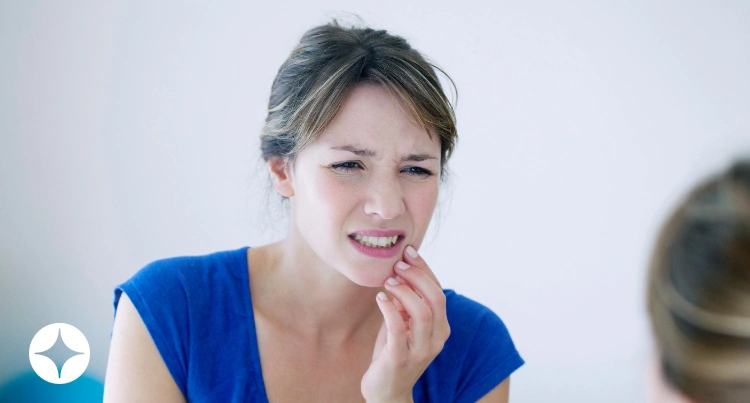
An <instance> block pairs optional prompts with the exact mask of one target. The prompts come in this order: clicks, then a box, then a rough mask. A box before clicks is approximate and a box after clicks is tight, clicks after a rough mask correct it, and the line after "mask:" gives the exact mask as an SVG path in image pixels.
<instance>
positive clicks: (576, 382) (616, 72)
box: [0, 0, 750, 403]
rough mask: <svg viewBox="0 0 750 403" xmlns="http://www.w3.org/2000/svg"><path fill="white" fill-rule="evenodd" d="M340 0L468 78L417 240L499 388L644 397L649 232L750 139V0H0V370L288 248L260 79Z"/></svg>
mask: <svg viewBox="0 0 750 403" xmlns="http://www.w3.org/2000/svg"><path fill="white" fill-rule="evenodd" d="M459 3H460V4H459ZM348 13H357V14H359V15H360V16H361V17H362V19H363V20H364V22H365V23H366V24H368V25H370V26H372V27H375V28H382V29H387V30H388V31H389V32H391V33H394V34H398V35H401V36H404V37H405V38H406V39H408V40H409V41H410V43H411V44H412V46H414V47H415V48H417V49H418V50H420V51H422V52H424V53H425V54H426V55H427V56H428V57H429V58H430V59H431V60H433V61H435V62H436V63H437V64H438V65H439V66H441V67H442V68H444V69H445V70H446V71H447V72H448V73H449V74H450V75H451V76H452V78H453V79H454V80H455V82H456V84H457V87H458V94H459V96H458V104H457V109H456V110H457V116H458V124H459V143H458V148H457V151H456V153H455V156H454V158H453V159H452V160H451V161H450V164H449V166H450V169H451V170H452V173H453V175H452V178H451V186H450V188H449V190H450V191H451V192H452V196H451V197H449V198H446V199H445V201H444V202H443V204H442V208H441V212H442V218H441V220H440V225H439V231H437V234H436V235H435V236H434V237H433V235H429V236H428V238H427V240H426V243H425V245H424V246H423V248H422V254H423V255H424V256H425V258H426V259H427V262H428V263H430V264H431V266H432V268H433V269H434V271H435V272H436V273H437V275H438V276H439V278H440V279H441V281H442V283H443V285H444V286H445V287H446V288H453V289H455V290H457V291H458V292H459V293H462V294H464V295H467V296H469V297H471V298H473V299H475V300H477V301H479V302H481V303H483V304H485V305H487V306H489V307H490V308H492V309H493V310H494V311H495V312H497V313H498V314H499V315H500V316H501V317H502V318H503V320H504V321H505V323H506V325H507V326H508V327H509V329H510V331H511V334H512V336H513V339H514V341H515V343H516V345H517V347H518V349H519V350H520V352H521V354H522V355H523V357H524V358H525V360H526V362H527V363H526V365H525V366H524V367H523V368H522V369H520V370H519V371H518V372H516V373H515V374H514V375H513V380H512V388H511V400H512V401H513V402H517V403H521V402H550V401H558V402H605V401H606V402H623V403H624V402H634V401H643V400H644V399H645V396H646V393H645V392H646V387H645V384H646V382H645V378H646V372H647V371H646V369H647V367H648V363H649V359H650V357H651V352H652V346H651V341H650V335H649V329H648V322H647V317H646V315H645V307H644V302H643V301H644V285H645V282H644V281H645V270H646V265H647V262H648V258H649V255H650V252H651V247H652V244H653V241H654V238H655V234H656V231H657V229H658V228H659V226H660V225H661V223H662V222H663V220H664V219H665V217H666V214H667V213H668V212H669V211H670V210H671V209H672V208H673V207H674V205H675V203H676V202H677V201H678V200H679V198H680V197H681V196H682V195H683V194H684V193H685V192H686V191H687V190H688V188H689V187H691V186H692V185H693V184H695V183H696V181H698V180H700V179H701V178H704V177H705V176H706V175H707V174H709V173H712V172H714V171H716V170H718V169H723V168H724V167H725V166H726V165H727V163H728V162H729V161H730V160H731V159H732V158H734V157H737V156H740V155H743V154H744V155H748V151H750V122H749V121H748V119H749V118H748V117H749V116H750V74H748V72H750V3H748V2H743V1H739V0H738V1H664V2H652V1H629V2H608V4H604V2H599V1H588V2H587V1H577V0H576V1H568V2H554V1H523V2H508V1H496V2H489V1H487V2H477V1H473V2H445V3H439V2H435V1H383V2H369V1H330V0H329V1H317V2H309V1H299V2H285V1H278V2H263V3H260V2H245V1H243V2H239V1H238V2H233V3H228V2H202V3H200V2H164V1H130V0H129V1H108V2H100V1H90V2H81V1H47V2H36V1H10V0H3V1H2V2H0V135H1V136H2V137H0V173H1V174H2V176H1V177H0V203H1V204H0V384H2V383H3V382H4V381H5V380H7V379H9V378H10V377H12V376H14V375H16V374H17V373H20V372H23V371H28V370H29V369H30V365H29V362H28V346H29V342H30V340H31V338H32V337H33V335H34V334H35V333H36V331H37V330H39V329H40V328H42V327H43V326H45V325H47V324H49V323H54V322H65V323H69V324H72V325H74V326H76V327H77V328H79V329H80V330H82V331H83V332H84V333H85V334H86V335H87V337H88V340H89V343H90V345H91V364H90V366H89V370H88V373H89V374H91V375H92V376H94V377H98V378H99V379H102V380H103V378H104V371H105V368H106V359H107V354H108V348H109V337H110V331H111V326H112V320H113V307H112V300H113V288H114V286H115V285H117V284H119V283H121V282H122V281H124V280H126V279H127V278H129V277H130V276H131V275H133V274H134V273H135V272H136V271H137V270H138V269H140V268H141V267H143V266H144V265H145V264H147V263H148V262H150V261H153V260H156V259H160V258H165V257H170V256H178V255H198V254H204V253H210V252H213V251H218V250H227V249H234V248H238V247H240V246H243V245H261V244H264V243H267V242H269V241H271V240H274V239H278V237H279V236H280V234H281V231H283V230H284V228H279V230H277V231H276V232H274V231H271V230H265V229H263V227H261V226H259V225H257V224H256V222H257V221H258V217H259V216H262V214H263V213H262V211H263V210H262V206H263V201H262V200H263V199H262V197H260V195H261V194H262V190H261V189H262V184H263V182H260V181H259V180H258V171H257V166H258V165H257V163H256V161H257V158H258V152H257V149H258V144H259V143H258V135H259V131H260V128H261V126H262V123H263V120H264V118H265V109H266V104H267V100H268V95H269V90H270V86H271V82H272V80H273V77H274V76H275V73H276V71H277V69H278V67H279V66H280V65H281V63H282V62H283V61H284V59H285V58H286V57H287V56H288V54H289V52H290V51H291V49H292V48H293V46H294V45H295V43H296V42H297V41H298V40H299V38H300V36H301V35H302V33H303V32H304V31H305V30H307V29H309V28H311V27H313V26H315V25H319V24H322V23H325V22H327V21H329V20H330V19H331V18H333V17H347V15H348ZM349 20H352V19H351V18H349ZM445 195H448V193H447V192H446V193H445ZM272 200H273V199H272ZM272 203H273V201H272ZM432 229H437V226H435V225H433V227H432ZM432 234H434V232H432ZM433 238H434V240H432V241H430V240H431V239H433Z"/></svg>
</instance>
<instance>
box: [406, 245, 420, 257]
mask: <svg viewBox="0 0 750 403" xmlns="http://www.w3.org/2000/svg"><path fill="white" fill-rule="evenodd" d="M406 253H408V254H409V256H411V257H413V258H415V259H416V257H417V256H419V255H418V254H417V251H416V250H414V248H412V247H411V245H409V246H407V247H406Z"/></svg>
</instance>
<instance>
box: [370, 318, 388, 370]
mask: <svg viewBox="0 0 750 403" xmlns="http://www.w3.org/2000/svg"><path fill="white" fill-rule="evenodd" d="M387 332H388V328H387V327H386V326H385V321H383V324H382V325H381V326H380V330H379V331H378V337H377V339H375V348H373V349H372V360H373V361H375V359H376V358H378V357H380V353H381V352H382V351H383V347H385V342H386V335H387Z"/></svg>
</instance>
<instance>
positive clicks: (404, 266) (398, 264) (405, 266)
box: [396, 260, 410, 270]
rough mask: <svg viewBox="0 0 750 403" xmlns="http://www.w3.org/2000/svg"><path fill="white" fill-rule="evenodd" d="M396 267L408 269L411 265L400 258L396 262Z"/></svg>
mask: <svg viewBox="0 0 750 403" xmlns="http://www.w3.org/2000/svg"><path fill="white" fill-rule="evenodd" d="M396 267H398V268H399V269H401V270H406V269H408V268H409V267H410V266H409V265H408V264H406V263H404V262H402V261H400V260H399V261H398V262H396Z"/></svg>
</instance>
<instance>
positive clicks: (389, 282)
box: [385, 277, 398, 285]
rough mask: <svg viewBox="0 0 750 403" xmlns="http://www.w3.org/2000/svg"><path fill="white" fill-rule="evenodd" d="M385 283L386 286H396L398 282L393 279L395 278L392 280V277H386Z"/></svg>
mask: <svg viewBox="0 0 750 403" xmlns="http://www.w3.org/2000/svg"><path fill="white" fill-rule="evenodd" d="M385 281H386V282H387V283H388V284H390V285H396V284H398V280H396V279H395V278H393V277H388V280H385Z"/></svg>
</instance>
